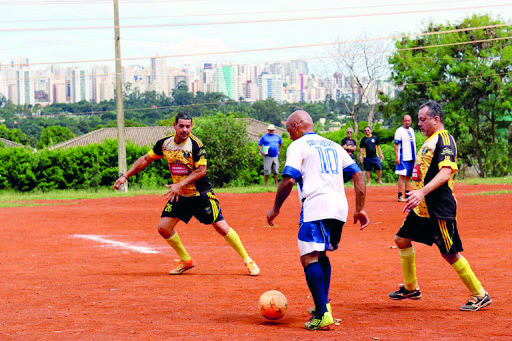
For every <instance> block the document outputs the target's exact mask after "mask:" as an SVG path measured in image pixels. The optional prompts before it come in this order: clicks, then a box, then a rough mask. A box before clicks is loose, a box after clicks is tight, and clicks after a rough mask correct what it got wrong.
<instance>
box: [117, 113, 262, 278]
mask: <svg viewBox="0 0 512 341" xmlns="http://www.w3.org/2000/svg"><path fill="white" fill-rule="evenodd" d="M192 126H193V125H192V117H191V116H189V115H188V114H182V113H180V114H178V115H177V116H176V120H175V122H174V129H175V131H176V132H175V133H174V134H172V135H170V136H167V137H164V138H163V139H160V140H159V141H157V142H156V143H155V145H154V147H153V149H152V150H150V151H149V153H147V154H146V155H143V156H141V157H140V158H139V159H138V160H137V161H135V163H134V164H133V166H132V167H131V168H130V169H129V170H128V172H126V174H124V175H121V176H120V177H119V179H117V181H116V182H115V184H114V187H113V189H115V190H116V189H119V186H121V185H122V184H124V183H125V182H126V180H127V179H128V178H129V177H130V176H132V175H135V174H137V173H139V172H140V171H142V170H143V169H144V168H146V167H147V166H148V165H149V164H150V163H152V162H153V161H155V160H158V159H162V158H165V160H166V161H167V164H168V165H169V170H170V172H171V177H172V182H173V184H172V185H166V187H167V188H168V191H167V193H165V197H166V198H167V200H168V202H167V204H166V206H165V208H164V210H163V211H162V215H161V218H160V222H159V223H158V232H159V233H160V235H161V236H162V237H163V238H165V240H166V241H167V243H169V245H170V246H171V247H172V248H173V249H174V250H175V251H176V253H177V254H178V256H179V258H180V261H179V263H178V266H177V268H176V269H174V270H171V272H170V273H169V274H171V275H180V274H182V273H183V272H184V271H186V270H189V269H191V268H193V267H194V265H195V263H194V260H193V259H192V257H190V255H189V254H188V252H187V251H186V249H185V247H184V246H183V244H182V243H181V241H180V237H179V236H178V233H177V232H176V231H175V230H174V228H175V226H176V224H177V223H178V222H179V221H180V220H181V221H183V222H185V223H188V222H189V220H190V219H191V218H192V216H194V217H196V218H197V220H199V221H200V222H201V223H203V224H207V225H209V224H211V225H212V226H213V227H214V228H215V230H216V231H217V232H218V233H219V234H221V235H222V236H224V239H225V240H226V241H227V242H228V244H229V245H230V246H231V247H232V248H233V249H235V251H236V252H237V253H238V254H239V255H240V257H241V258H242V259H243V261H244V263H245V266H246V267H247V270H248V271H249V274H250V275H252V276H257V275H259V273H260V269H259V268H258V266H257V265H256V263H255V262H254V261H253V260H252V259H251V257H249V255H248V254H247V252H246V250H245V248H244V246H243V245H242V242H241V241H240V238H239V237H238V234H237V233H236V231H235V230H234V229H232V228H231V227H229V225H228V224H227V222H226V220H224V217H223V216H222V211H221V209H220V205H219V202H218V200H217V198H216V197H215V194H214V193H213V191H212V185H211V184H210V182H209V181H208V178H207V176H206V164H207V162H206V152H205V148H204V145H203V143H202V142H201V140H200V139H199V138H198V137H197V136H195V135H194V134H192Z"/></svg>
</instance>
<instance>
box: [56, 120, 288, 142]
mask: <svg viewBox="0 0 512 341" xmlns="http://www.w3.org/2000/svg"><path fill="white" fill-rule="evenodd" d="M244 120H245V121H246V122H247V134H248V135H249V139H251V140H252V141H256V142H258V141H259V139H260V137H261V136H262V135H264V134H266V133H267V126H268V123H265V122H261V121H258V120H254V119H252V118H245V119H244ZM124 129H125V138H126V140H128V141H130V142H132V143H134V144H136V145H139V146H153V145H154V144H155V142H156V141H158V140H159V139H161V138H162V137H164V136H167V135H169V134H172V133H174V128H173V127H126V128H124ZM284 132H286V130H285V129H283V128H280V127H276V134H279V136H281V135H282V134H283V133H284ZM107 139H117V128H101V129H98V130H95V131H92V132H90V133H87V134H84V135H80V136H78V137H75V138H74V139H71V140H68V141H64V142H61V143H58V144H56V145H54V146H52V147H50V148H48V149H50V150H53V149H58V148H67V147H76V146H87V145H89V144H92V143H101V142H103V141H104V140H107Z"/></svg>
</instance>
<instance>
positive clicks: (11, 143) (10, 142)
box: [0, 137, 25, 147]
mask: <svg viewBox="0 0 512 341" xmlns="http://www.w3.org/2000/svg"><path fill="white" fill-rule="evenodd" d="M0 142H2V143H3V144H5V145H6V146H7V147H25V146H24V145H22V144H19V143H17V142H13V141H11V140H6V139H3V138H1V137H0Z"/></svg>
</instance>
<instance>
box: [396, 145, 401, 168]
mask: <svg viewBox="0 0 512 341" xmlns="http://www.w3.org/2000/svg"><path fill="white" fill-rule="evenodd" d="M395 163H396V164H397V165H399V164H400V146H399V145H398V143H395Z"/></svg>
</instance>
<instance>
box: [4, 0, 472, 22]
mask: <svg viewBox="0 0 512 341" xmlns="http://www.w3.org/2000/svg"><path fill="white" fill-rule="evenodd" d="M452 2H465V3H467V2H468V1H467V0H445V1H432V2H416V3H414V2H413V3H405V4H404V3H401V4H396V3H395V4H385V5H372V6H350V7H348V6H347V7H332V8H310V9H297V10H279V11H258V12H228V13H208V14H183V15H170V16H167V15H166V16H145V17H122V19H123V20H133V19H167V18H188V17H216V16H229V15H253V14H282V13H302V12H307V13H310V12H313V11H335V10H349V9H368V8H382V7H396V6H401V7H406V6H417V5H435V4H446V3H452ZM0 4H1V3H0ZM98 20H112V18H69V19H55V18H54V19H33V20H18V19H16V20H2V23H11V22H15V23H21V22H48V21H50V22H56V21H98Z"/></svg>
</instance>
